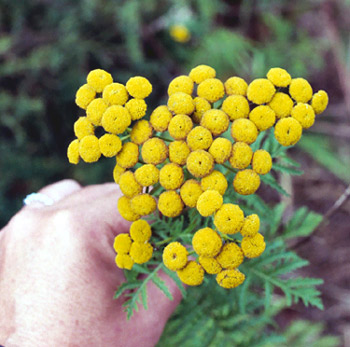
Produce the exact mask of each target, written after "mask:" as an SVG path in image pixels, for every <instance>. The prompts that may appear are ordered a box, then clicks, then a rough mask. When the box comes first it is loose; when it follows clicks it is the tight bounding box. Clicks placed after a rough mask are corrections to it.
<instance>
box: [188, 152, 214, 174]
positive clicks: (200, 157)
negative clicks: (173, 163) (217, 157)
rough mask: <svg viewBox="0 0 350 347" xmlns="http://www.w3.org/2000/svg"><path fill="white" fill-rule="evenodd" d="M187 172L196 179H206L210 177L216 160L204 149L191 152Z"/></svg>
mask: <svg viewBox="0 0 350 347" xmlns="http://www.w3.org/2000/svg"><path fill="white" fill-rule="evenodd" d="M186 163H187V170H188V171H189V172H190V173H191V174H192V175H193V176H194V177H200V178H201V177H205V176H207V175H209V174H210V173H211V172H212V171H213V168H214V159H213V157H212V156H211V154H209V153H208V152H206V151H204V150H203V149H199V150H198V151H194V152H191V153H190V155H189V156H188V157H187V162H186Z"/></svg>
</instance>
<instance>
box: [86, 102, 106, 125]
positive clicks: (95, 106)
mask: <svg viewBox="0 0 350 347" xmlns="http://www.w3.org/2000/svg"><path fill="white" fill-rule="evenodd" d="M107 107H108V105H107V104H106V102H105V101H104V100H103V99H102V98H97V99H94V100H92V101H91V102H90V104H89V105H88V107H87V108H86V117H87V119H88V120H89V121H90V122H91V123H92V124H94V125H96V126H98V125H101V120H102V116H103V114H104V113H105V111H106V110H107Z"/></svg>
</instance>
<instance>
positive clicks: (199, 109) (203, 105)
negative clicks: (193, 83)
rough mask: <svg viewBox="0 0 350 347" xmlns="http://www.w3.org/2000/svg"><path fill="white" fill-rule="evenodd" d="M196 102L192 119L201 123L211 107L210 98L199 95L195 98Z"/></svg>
mask: <svg viewBox="0 0 350 347" xmlns="http://www.w3.org/2000/svg"><path fill="white" fill-rule="evenodd" d="M193 102H194V112H193V114H192V119H193V121H194V122H195V123H197V124H199V123H200V122H201V119H202V117H203V114H204V113H205V112H206V111H209V110H210V109H211V104H210V102H209V101H208V100H206V99H204V98H200V97H199V96H197V97H196V98H194V99H193Z"/></svg>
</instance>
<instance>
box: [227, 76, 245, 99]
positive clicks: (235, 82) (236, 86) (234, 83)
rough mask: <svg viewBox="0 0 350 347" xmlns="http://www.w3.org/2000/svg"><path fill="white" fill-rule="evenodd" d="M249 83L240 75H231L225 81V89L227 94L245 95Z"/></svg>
mask: <svg viewBox="0 0 350 347" xmlns="http://www.w3.org/2000/svg"><path fill="white" fill-rule="evenodd" d="M247 88H248V84H247V82H246V81H245V80H244V79H243V78H240V77H236V76H234V77H230V78H229V79H228V80H227V81H226V82H225V91H226V94H227V95H243V96H245V95H246V94H247Z"/></svg>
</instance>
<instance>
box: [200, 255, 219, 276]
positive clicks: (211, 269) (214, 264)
mask: <svg viewBox="0 0 350 347" xmlns="http://www.w3.org/2000/svg"><path fill="white" fill-rule="evenodd" d="M198 262H199V264H200V265H202V267H203V269H204V270H205V272H206V273H208V274H210V275H216V274H218V273H219V272H220V271H221V270H222V267H221V265H220V264H219V263H218V261H217V260H216V259H215V258H213V257H205V256H203V255H200V256H199V258H198Z"/></svg>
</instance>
